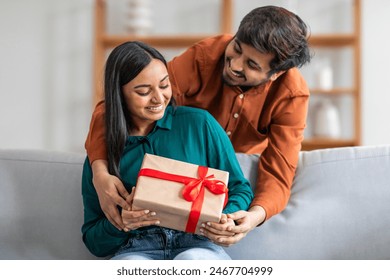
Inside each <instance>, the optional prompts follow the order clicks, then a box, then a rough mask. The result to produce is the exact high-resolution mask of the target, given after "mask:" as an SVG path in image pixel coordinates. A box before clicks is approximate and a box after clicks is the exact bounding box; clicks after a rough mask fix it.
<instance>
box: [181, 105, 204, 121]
mask: <svg viewBox="0 0 390 280" xmlns="http://www.w3.org/2000/svg"><path fill="white" fill-rule="evenodd" d="M175 115H177V116H179V115H188V116H193V117H194V118H197V117H198V118H200V117H206V118H208V117H210V116H211V114H210V113H209V112H208V111H206V110H204V109H200V108H195V107H189V106H176V108H175Z"/></svg>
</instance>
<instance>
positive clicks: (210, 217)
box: [133, 154, 229, 234]
mask: <svg viewBox="0 0 390 280" xmlns="http://www.w3.org/2000/svg"><path fill="white" fill-rule="evenodd" d="M228 180H229V173H228V172H226V171H222V170H218V169H213V168H208V167H205V166H199V165H195V164H191V163H187V162H183V161H178V160H173V159H169V158H165V157H161V156H156V155H151V154H145V156H144V159H143V162H142V166H141V170H140V172H139V175H138V179H137V184H136V188H135V193H134V199H133V209H136V210H137V209H138V210H139V209H148V210H150V211H155V212H156V213H157V216H156V218H158V219H159V220H160V226H162V227H167V228H172V229H176V230H181V231H186V232H191V233H197V234H199V228H200V226H201V224H202V223H205V222H219V221H220V219H221V215H222V210H223V208H224V206H225V204H226V202H227V192H228V189H227V183H228Z"/></svg>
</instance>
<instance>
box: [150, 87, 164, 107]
mask: <svg viewBox="0 0 390 280" xmlns="http://www.w3.org/2000/svg"><path fill="white" fill-rule="evenodd" d="M163 100H164V97H163V92H162V90H161V89H157V90H156V91H155V93H154V94H153V97H152V102H153V103H154V104H159V103H162V102H163Z"/></svg>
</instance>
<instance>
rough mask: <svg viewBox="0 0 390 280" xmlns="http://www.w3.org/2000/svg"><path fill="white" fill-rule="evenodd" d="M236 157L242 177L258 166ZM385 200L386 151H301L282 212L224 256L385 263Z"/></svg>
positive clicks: (389, 162)
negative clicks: (382, 261)
mask: <svg viewBox="0 0 390 280" xmlns="http://www.w3.org/2000/svg"><path fill="white" fill-rule="evenodd" d="M238 158H239V161H240V162H242V163H243V164H244V165H245V166H246V171H247V172H248V170H252V169H253V168H255V166H257V159H256V158H255V157H253V156H251V157H248V156H246V155H238ZM248 174H249V175H250V176H251V177H252V178H251V180H252V181H253V180H254V178H253V176H255V172H253V171H250V173H248ZM389 201H390V147H389V146H378V147H373V146H371V147H354V148H352V147H347V148H336V149H324V150H316V151H310V152H301V153H300V158H299V165H298V169H297V172H296V176H295V178H294V183H293V186H292V193H291V197H290V201H289V203H288V205H287V207H286V209H285V210H284V211H283V212H282V213H280V214H278V215H276V216H274V217H272V218H271V219H270V220H269V221H267V222H266V223H264V224H263V225H262V226H260V227H258V228H256V229H255V230H253V231H251V232H250V233H249V234H248V235H247V236H246V238H245V239H243V240H242V241H241V242H240V243H238V244H236V245H233V246H231V247H229V248H228V249H227V251H228V253H229V254H230V255H231V256H232V257H233V258H236V259H390V234H389V233H390V203H389ZM244 252H245V253H244Z"/></svg>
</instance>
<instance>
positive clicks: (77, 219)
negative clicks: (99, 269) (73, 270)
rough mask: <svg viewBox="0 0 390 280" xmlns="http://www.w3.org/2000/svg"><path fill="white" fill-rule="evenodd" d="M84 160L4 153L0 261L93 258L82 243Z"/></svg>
mask: <svg viewBox="0 0 390 280" xmlns="http://www.w3.org/2000/svg"><path fill="white" fill-rule="evenodd" d="M84 158H85V156H84V155H81V154H73V153H63V152H49V151H17V150H0V178H1V181H0V193H1V195H0V205H1V210H0V229H1V230H0V259H91V257H92V255H91V254H90V253H89V252H88V250H87V249H86V248H85V246H84V244H83V242H82V240H81V225H82V222H83V211H82V209H83V208H82V197H81V187H80V186H81V172H82V163H83V160H84Z"/></svg>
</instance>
